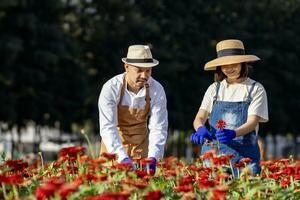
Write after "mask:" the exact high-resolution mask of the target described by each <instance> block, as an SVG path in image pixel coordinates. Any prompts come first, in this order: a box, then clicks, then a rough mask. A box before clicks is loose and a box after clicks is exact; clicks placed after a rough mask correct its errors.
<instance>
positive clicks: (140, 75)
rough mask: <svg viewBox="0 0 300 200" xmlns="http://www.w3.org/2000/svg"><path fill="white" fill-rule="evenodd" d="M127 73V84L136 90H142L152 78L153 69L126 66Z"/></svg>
mask: <svg viewBox="0 0 300 200" xmlns="http://www.w3.org/2000/svg"><path fill="white" fill-rule="evenodd" d="M125 70H126V72H127V75H126V76H127V82H128V84H129V85H130V86H131V87H132V88H134V89H140V88H142V87H144V86H145V84H146V83H147V81H148V79H149V78H150V76H151V72H152V68H151V67H147V68H146V67H136V66H133V65H128V64H125Z"/></svg>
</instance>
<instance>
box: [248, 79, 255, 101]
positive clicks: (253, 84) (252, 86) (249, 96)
mask: <svg viewBox="0 0 300 200" xmlns="http://www.w3.org/2000/svg"><path fill="white" fill-rule="evenodd" d="M255 84H256V81H255V82H253V83H252V84H251V88H250V91H249V94H248V96H247V101H248V102H251V101H252V97H251V93H252V91H253V89H254V86H255Z"/></svg>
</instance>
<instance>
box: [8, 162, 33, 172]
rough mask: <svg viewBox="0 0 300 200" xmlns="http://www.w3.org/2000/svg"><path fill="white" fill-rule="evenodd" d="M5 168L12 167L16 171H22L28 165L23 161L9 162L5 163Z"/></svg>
mask: <svg viewBox="0 0 300 200" xmlns="http://www.w3.org/2000/svg"><path fill="white" fill-rule="evenodd" d="M4 166H7V167H10V168H12V169H13V170H15V171H22V170H23V169H25V168H26V167H28V163H27V162H24V161H23V160H7V161H5V163H4Z"/></svg>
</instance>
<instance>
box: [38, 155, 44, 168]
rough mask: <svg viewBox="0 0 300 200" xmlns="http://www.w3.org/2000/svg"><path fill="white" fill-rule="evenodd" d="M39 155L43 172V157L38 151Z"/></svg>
mask: <svg viewBox="0 0 300 200" xmlns="http://www.w3.org/2000/svg"><path fill="white" fill-rule="evenodd" d="M39 156H40V158H41V164H42V171H43V172H44V159H43V155H42V152H39Z"/></svg>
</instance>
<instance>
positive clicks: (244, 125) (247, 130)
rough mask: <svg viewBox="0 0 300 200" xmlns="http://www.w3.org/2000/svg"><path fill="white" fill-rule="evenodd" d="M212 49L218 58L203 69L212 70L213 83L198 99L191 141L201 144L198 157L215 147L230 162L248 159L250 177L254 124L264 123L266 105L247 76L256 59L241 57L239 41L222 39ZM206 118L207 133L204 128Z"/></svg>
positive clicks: (255, 163)
mask: <svg viewBox="0 0 300 200" xmlns="http://www.w3.org/2000/svg"><path fill="white" fill-rule="evenodd" d="M216 49H217V55H218V58H216V59H214V60H212V61H210V62H208V63H206V64H205V66H204V70H214V72H215V81H216V82H215V83H213V84H212V85H210V86H209V88H208V89H207V91H206V93H205V96H204V98H203V100H202V103H201V106H200V108H199V111H198V113H197V115H196V117H195V120H194V128H195V130H197V131H196V133H194V134H192V135H191V141H192V142H193V143H195V144H202V150H201V153H202V154H203V153H205V152H206V151H208V150H210V149H211V148H213V146H217V145H218V148H219V149H218V150H219V154H234V155H235V157H234V158H233V159H232V160H231V161H232V162H234V163H236V162H239V160H240V159H242V158H246V157H248V158H251V160H252V162H251V168H252V170H253V174H257V173H260V166H259V162H260V151H259V147H258V143H257V133H258V123H259V122H267V121H268V118H269V117H268V103H267V95H266V91H265V89H264V87H263V86H262V85H261V84H260V83H258V82H256V81H254V80H252V79H250V78H249V77H248V69H249V67H248V65H247V63H249V62H254V61H258V60H260V59H259V58H258V57H257V56H254V55H245V50H244V45H243V43H242V42H241V41H240V40H223V41H221V42H219V43H218V44H217V46H216ZM207 119H209V120H208V122H209V125H210V131H208V129H207V128H206V127H205V123H206V121H207ZM218 120H223V121H225V123H226V127H225V128H224V129H223V128H221V129H218V128H217V127H216V124H217V121H218ZM206 141H207V142H206ZM218 141H219V142H218ZM209 143H212V144H213V145H211V144H209Z"/></svg>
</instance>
